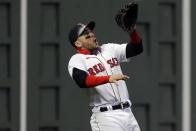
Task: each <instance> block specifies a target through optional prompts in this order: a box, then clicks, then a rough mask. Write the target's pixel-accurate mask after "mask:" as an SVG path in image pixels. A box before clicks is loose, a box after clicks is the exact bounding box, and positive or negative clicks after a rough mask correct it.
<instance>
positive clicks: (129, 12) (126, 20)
mask: <svg viewBox="0 0 196 131" xmlns="http://www.w3.org/2000/svg"><path fill="white" fill-rule="evenodd" d="M137 15H138V4H137V3H136V2H135V1H132V2H130V3H128V4H127V5H125V8H123V9H120V10H119V11H118V12H117V14H116V16H115V20H116V23H117V24H118V26H120V27H121V28H122V29H123V30H124V31H126V32H128V33H131V32H132V31H133V30H134V28H135V25H136V22H137Z"/></svg>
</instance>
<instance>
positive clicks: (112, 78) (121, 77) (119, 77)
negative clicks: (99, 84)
mask: <svg viewBox="0 0 196 131" xmlns="http://www.w3.org/2000/svg"><path fill="white" fill-rule="evenodd" d="M126 79H129V76H127V75H123V74H114V75H111V76H110V78H109V82H110V83H114V84H115V85H117V86H118V83H117V81H118V80H126Z"/></svg>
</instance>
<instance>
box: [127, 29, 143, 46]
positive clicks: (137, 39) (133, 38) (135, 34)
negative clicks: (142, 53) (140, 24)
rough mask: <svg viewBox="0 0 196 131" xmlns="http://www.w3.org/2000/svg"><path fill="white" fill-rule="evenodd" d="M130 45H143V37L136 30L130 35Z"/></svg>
mask: <svg viewBox="0 0 196 131" xmlns="http://www.w3.org/2000/svg"><path fill="white" fill-rule="evenodd" d="M130 39H131V40H130V43H132V44H141V40H142V39H141V37H140V35H139V34H138V32H137V31H136V30H134V31H133V32H132V33H131V35H130Z"/></svg>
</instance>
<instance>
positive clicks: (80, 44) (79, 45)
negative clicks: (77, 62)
mask: <svg viewBox="0 0 196 131" xmlns="http://www.w3.org/2000/svg"><path fill="white" fill-rule="evenodd" d="M75 46H76V47H77V48H81V47H82V43H81V42H80V41H79V40H77V41H76V42H75Z"/></svg>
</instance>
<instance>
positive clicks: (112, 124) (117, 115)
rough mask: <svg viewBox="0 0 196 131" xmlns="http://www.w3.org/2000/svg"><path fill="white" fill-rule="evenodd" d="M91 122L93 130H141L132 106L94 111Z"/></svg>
mask: <svg viewBox="0 0 196 131" xmlns="http://www.w3.org/2000/svg"><path fill="white" fill-rule="evenodd" d="M90 124H91V128H92V131H140V128H139V125H138V123H137V120H136V119H135V117H134V115H133V113H132V111H131V108H126V109H122V110H111V111H105V112H94V113H93V114H92V116H91V120H90Z"/></svg>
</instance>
